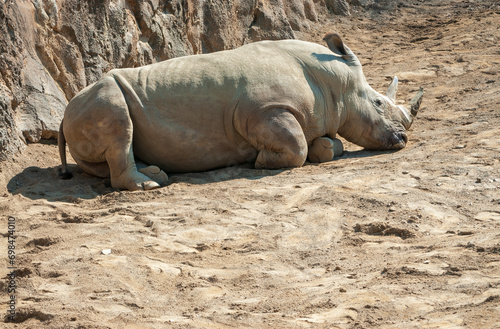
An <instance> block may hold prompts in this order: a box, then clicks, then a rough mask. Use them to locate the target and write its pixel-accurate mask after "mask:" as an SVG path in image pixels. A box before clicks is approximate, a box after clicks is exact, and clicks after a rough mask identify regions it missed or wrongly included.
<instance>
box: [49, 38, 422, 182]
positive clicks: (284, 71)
mask: <svg viewBox="0 0 500 329" xmlns="http://www.w3.org/2000/svg"><path fill="white" fill-rule="evenodd" d="M324 40H325V41H326V43H327V45H328V48H326V47H323V46H321V45H318V44H314V43H309V42H304V41H298V40H282V41H262V42H255V43H252V44H248V45H245V46H242V47H240V48H237V49H234V50H227V51H221V52H216V53H212V54H203V55H193V56H186V57H180V58H174V59H171V60H167V61H164V62H160V63H156V64H151V65H147V66H143V67H139V68H129V69H115V70H111V71H110V72H108V73H107V74H106V75H105V76H104V77H103V78H102V79H101V80H99V81H97V82H96V83H94V84H92V85H90V86H88V87H86V88H85V89H83V90H82V91H81V92H80V93H79V94H78V95H76V96H75V97H74V98H73V99H72V100H71V101H70V103H69V104H68V106H67V108H66V112H65V114H64V119H63V122H62V123H61V129H60V131H59V150H60V155H61V160H62V173H63V174H67V171H66V155H65V145H66V142H67V143H68V146H69V151H70V153H71V155H72V156H73V158H74V159H75V161H76V162H77V164H78V165H79V166H80V167H81V168H82V169H83V170H84V171H86V172H88V173H90V174H93V175H96V176H100V177H106V176H110V177H111V185H112V186H113V187H114V188H119V189H128V190H138V189H145V190H148V189H152V188H156V187H158V186H160V185H159V184H161V183H164V180H165V179H166V177H167V176H166V175H165V173H164V172H163V171H165V172H190V171H203V170H209V169H213V168H218V167H224V166H229V165H235V164H240V163H247V162H253V163H255V167H256V168H284V167H298V166H302V165H303V164H304V162H305V160H306V158H307V157H308V156H309V160H310V161H313V162H324V161H330V160H332V158H333V156H334V151H333V150H334V148H335V140H334V139H335V136H336V135H337V134H339V135H340V136H342V137H344V138H345V139H347V140H348V141H351V142H353V143H355V144H358V145H360V146H363V147H365V148H368V149H379V150H386V149H401V148H403V147H405V145H406V143H407V135H406V130H407V129H408V128H409V127H410V125H411V123H412V121H413V117H414V116H415V115H416V111H412V112H413V113H410V112H409V111H408V110H406V109H405V108H404V107H402V106H398V105H396V104H395V93H396V89H397V79H394V80H393V82H392V83H391V85H390V87H389V91H388V93H387V94H386V96H384V95H381V94H379V93H378V92H376V91H375V90H373V89H372V88H371V87H370V86H369V85H368V83H367V81H366V79H365V76H364V74H363V71H362V68H361V64H360V62H359V60H358V58H357V57H356V56H355V55H354V54H353V52H352V51H351V50H350V49H349V48H348V47H347V46H346V45H345V44H344V43H343V42H342V40H341V38H340V37H339V36H338V35H336V34H327V35H326V36H325V38H324ZM136 160H141V161H143V162H144V163H147V164H150V165H153V166H151V167H146V168H144V169H141V170H138V166H137V164H136ZM159 168H161V169H162V170H163V171H161V170H160V169H159Z"/></svg>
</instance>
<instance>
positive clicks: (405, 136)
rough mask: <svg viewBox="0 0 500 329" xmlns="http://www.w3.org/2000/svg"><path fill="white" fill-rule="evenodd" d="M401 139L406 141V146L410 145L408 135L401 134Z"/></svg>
mask: <svg viewBox="0 0 500 329" xmlns="http://www.w3.org/2000/svg"><path fill="white" fill-rule="evenodd" d="M401 138H402V139H403V140H404V141H405V144H407V143H408V135H407V134H406V133H401Z"/></svg>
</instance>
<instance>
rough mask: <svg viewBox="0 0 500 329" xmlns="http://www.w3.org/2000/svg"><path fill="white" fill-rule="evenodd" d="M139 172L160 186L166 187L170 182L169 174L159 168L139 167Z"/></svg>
mask: <svg viewBox="0 0 500 329" xmlns="http://www.w3.org/2000/svg"><path fill="white" fill-rule="evenodd" d="M139 172H140V173H141V174H144V175H146V176H148V177H149V178H151V179H152V180H153V181H155V182H157V183H158V184H160V185H166V184H167V182H168V176H167V174H166V173H165V172H164V171H163V170H161V169H160V168H158V167H157V166H147V167H145V168H140V167H139Z"/></svg>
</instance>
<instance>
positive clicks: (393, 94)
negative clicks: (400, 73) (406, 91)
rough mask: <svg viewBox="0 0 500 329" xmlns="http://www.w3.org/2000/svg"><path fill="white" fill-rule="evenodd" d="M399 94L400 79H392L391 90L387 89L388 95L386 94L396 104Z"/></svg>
mask: <svg viewBox="0 0 500 329" xmlns="http://www.w3.org/2000/svg"><path fill="white" fill-rule="evenodd" d="M397 92H398V77H394V79H392V82H391V84H390V85H389V89H387V93H386V94H385V95H386V96H387V97H389V99H390V100H391V101H392V102H393V103H395V102H396V93H397Z"/></svg>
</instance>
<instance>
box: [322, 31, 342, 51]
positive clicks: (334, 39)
mask: <svg viewBox="0 0 500 329" xmlns="http://www.w3.org/2000/svg"><path fill="white" fill-rule="evenodd" d="M323 41H325V42H326V44H327V45H328V48H330V50H331V51H333V52H334V53H335V54H337V55H340V56H345V55H347V52H346V50H345V47H344V42H343V41H342V39H341V38H340V36H339V35H338V34H336V33H328V34H326V35H325V36H324V38H323Z"/></svg>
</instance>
